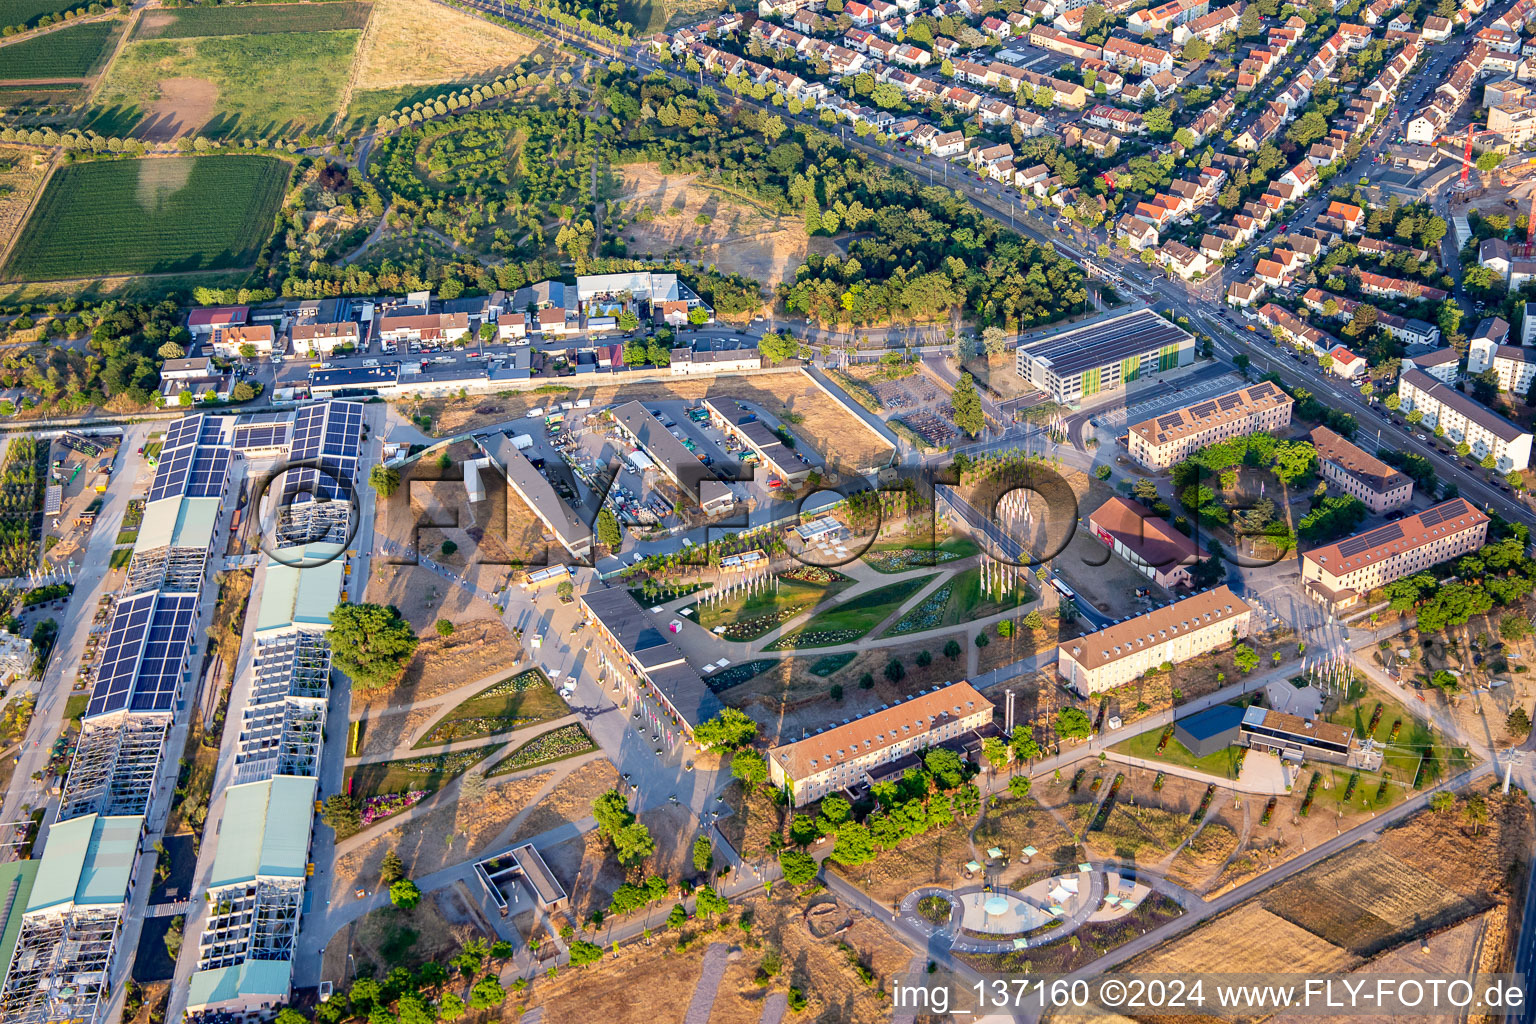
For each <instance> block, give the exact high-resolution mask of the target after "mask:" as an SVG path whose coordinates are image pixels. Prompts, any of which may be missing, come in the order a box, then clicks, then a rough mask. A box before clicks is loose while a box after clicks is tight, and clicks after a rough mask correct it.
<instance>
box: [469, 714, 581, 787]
mask: <svg viewBox="0 0 1536 1024" xmlns="http://www.w3.org/2000/svg"><path fill="white" fill-rule="evenodd" d="M595 749H597V745H596V744H594V743H593V742H592V738H591V737H590V736H588V735H587V733H586V730H584V729H583V728H582V727H581V726H579V725H562V726H561V727H560V728H558V729H553V730H551V731H549V732H547V733H545V734H544V735H542V736H537V737H535V738H534V739H531V740H529V741H528V742H527V743H524V744H523V745H522V746H520V747H518V748H517V749H516V750H514V751H512V753H511V754H509V755H507V757H505V758H503V759H502V760H500V761H498V762H496V763H495V764H494V765H492V766H491V769H490V771H488V772H486V774H487V775H506V774H507V773H509V772H519V771H522V770H523V769H525V768H536V767H538V766H539V765H541V764H549V763H550V762H551V761H559V760H561V759H562V758H567V757H573V756H575V755H576V754H584V753H586V752H587V751H589V750H595Z"/></svg>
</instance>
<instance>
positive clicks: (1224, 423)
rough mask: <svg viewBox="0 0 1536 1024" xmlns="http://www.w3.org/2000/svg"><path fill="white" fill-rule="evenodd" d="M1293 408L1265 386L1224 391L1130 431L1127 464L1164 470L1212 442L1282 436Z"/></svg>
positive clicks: (1285, 397)
mask: <svg viewBox="0 0 1536 1024" xmlns="http://www.w3.org/2000/svg"><path fill="white" fill-rule="evenodd" d="M1293 404H1294V403H1293V402H1292V400H1291V396H1290V395H1288V394H1286V393H1285V392H1284V391H1282V390H1280V388H1279V386H1278V385H1276V384H1272V383H1270V382H1269V381H1263V382H1261V383H1259V384H1255V385H1253V386H1252V387H1246V388H1240V389H1239V390H1237V391H1229V392H1228V393H1227V394H1225V395H1217V396H1216V397H1215V398H1209V399H1206V400H1205V401H1203V402H1197V403H1195V404H1194V405H1189V406H1185V407H1184V408H1182V409H1175V410H1174V411H1173V412H1169V413H1164V414H1163V415H1161V416H1157V417H1154V418H1153V419H1150V420H1143V421H1142V422H1140V423H1137V424H1136V425H1135V426H1133V427H1131V429H1130V441H1129V448H1130V452H1131V458H1133V459H1135V460H1136V461H1137V462H1139V463H1141V464H1142V465H1143V466H1146V467H1147V468H1148V469H1167V468H1168V467H1170V466H1173V465H1175V464H1176V463H1179V462H1182V461H1183V460H1184V459H1186V458H1188V457H1189V456H1190V455H1193V454H1194V453H1195V452H1197V451H1199V450H1200V449H1201V448H1204V447H1206V446H1207V445H1211V444H1215V443H1216V442H1217V441H1225V440H1226V439H1227V438H1229V437H1239V436H1242V435H1245V434H1253V433H1259V432H1265V433H1268V432H1272V431H1276V430H1284V429H1285V428H1286V427H1288V426H1290V423H1291V406H1292V405H1293Z"/></svg>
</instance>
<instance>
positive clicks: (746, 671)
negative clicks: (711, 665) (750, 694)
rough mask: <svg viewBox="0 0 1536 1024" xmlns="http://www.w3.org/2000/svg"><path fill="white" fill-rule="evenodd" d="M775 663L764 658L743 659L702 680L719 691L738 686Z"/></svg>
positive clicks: (775, 663)
mask: <svg viewBox="0 0 1536 1024" xmlns="http://www.w3.org/2000/svg"><path fill="white" fill-rule="evenodd" d="M777 664H778V662H777V661H772V660H769V659H766V658H764V659H759V660H757V661H744V662H742V663H741V664H739V665H731V666H730V667H728V668H723V669H721V670H720V671H719V672H716V673H715V674H714V675H712V676H708V677H707V678H705V680H704V682H705V683H707V684H708V685H709V688H710V689H711V690H713V691H714V692H716V693H719V692H720V691H721V690H729V689H730V688H731V687H733V686H740V685H741V684H742V683H744V682H746V681H747V680H748V679H752V678H754V677H756V676H759V675H762V674H763V673H764V672H766V671H768V670H769V669H770V668H773V666H775V665H777Z"/></svg>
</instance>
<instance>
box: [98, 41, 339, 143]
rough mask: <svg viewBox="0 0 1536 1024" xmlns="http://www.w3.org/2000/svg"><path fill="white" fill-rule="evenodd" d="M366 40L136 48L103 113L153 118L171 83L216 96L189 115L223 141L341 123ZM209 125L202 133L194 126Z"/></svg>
mask: <svg viewBox="0 0 1536 1024" xmlns="http://www.w3.org/2000/svg"><path fill="white" fill-rule="evenodd" d="M360 35H361V33H360V32H358V31H357V30H355V29H349V30H345V31H335V32H285V33H280V34H278V33H273V34H262V35H251V36H203V37H199V38H195V39H146V40H142V41H139V42H134V43H129V44H128V46H126V47H125V48H124V49H123V51H122V53H121V54H120V55H119V56H118V58H117V60H115V61H113V62H112V66H111V67H110V68H109V69H108V71H107V75H106V78H105V80H104V81H103V83H102V86H101V90H100V92H99V93H98V95H97V97H96V105H97V106H99V107H105V108H108V109H126V110H133V109H137V110H138V111H139V112H140V113H141V114H144V115H149V114H151V112H152V108H154V106H155V104H156V103H157V102H158V101H159V100H160V99H161V96H162V90H163V87H164V83H166V82H168V81H170V80H172V79H183V80H188V79H191V80H201V81H202V82H204V83H207V84H209V85H211V86H212V87H213V89H214V90H215V95H214V96H213V98H212V101H211V104H210V105H209V106H208V108H207V109H200V110H198V111H196V112H195V113H188V114H184V116H185V118H186V120H187V122H188V124H187V127H188V128H189V129H191V128H197V129H198V130H199V133H200V134H203V135H210V136H220V137H231V136H233V137H249V138H263V137H271V136H283V135H289V134H295V133H297V132H298V131H299V130H300V129H302V128H305V127H310V128H314V127H319V126H320V125H322V124H324V123H326V122H328V121H330V120H331V119H332V118H334V117H335V115H336V112H337V107H338V106H339V105H340V103H341V93H342V90H343V88H344V87H345V86H346V82H347V76H348V74H349V71H350V68H351V66H352V60H353V57H354V55H355V53H356V50H357V41H358V37H359V36H360ZM205 117H206V119H207V120H206V123H201V127H200V128H199V126H198V125H197V124H193V123H192V122H193V121H198V120H199V119H202V118H205ZM156 119H157V118H154V117H151V118H150V120H151V121H153V120H156Z"/></svg>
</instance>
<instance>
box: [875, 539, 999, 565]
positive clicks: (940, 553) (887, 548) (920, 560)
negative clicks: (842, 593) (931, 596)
mask: <svg viewBox="0 0 1536 1024" xmlns="http://www.w3.org/2000/svg"><path fill="white" fill-rule="evenodd" d="M980 551H981V548H979V547H977V546H976V542H975V541H973V540H971V538H969V537H961V536H958V535H954V534H952V535H950V536H949V537H946V538H945V539H944V540H942V541H940V542H939V543H938V544H936V545H928V544H923V543H913V542H911V541H908V540H901V539H897V540H882V541H876V542H875V543H873V544H871V545H870V546H869V548H868V550H866V551H865V552H864V555H863V558H864V562H865V563H866V564H867V565H868V566H869V567H870V568H871V569H874V570H875V571H876V572H883V573H888V574H892V573H901V572H907V571H908V570H910V569H922V568H927V567H928V566H930V565H943V564H944V563H946V562H957V561H959V560H960V559H962V558H970V557H971V556H972V555H974V554H978V553H980Z"/></svg>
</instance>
